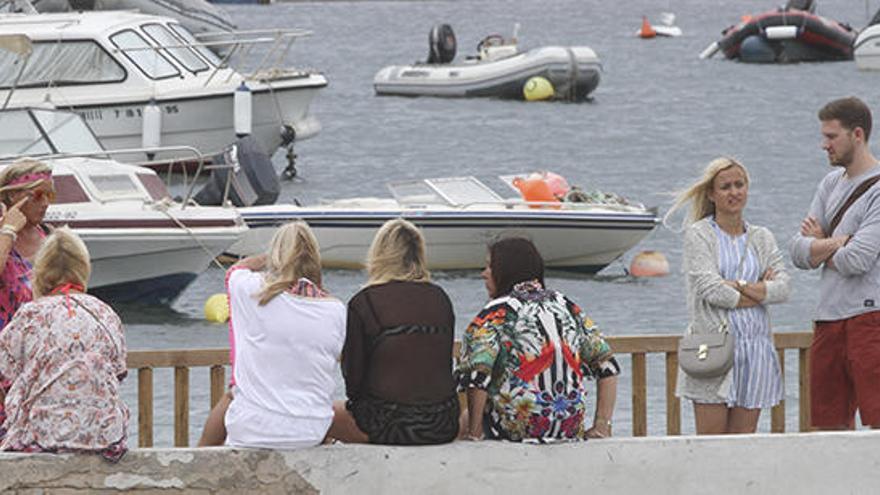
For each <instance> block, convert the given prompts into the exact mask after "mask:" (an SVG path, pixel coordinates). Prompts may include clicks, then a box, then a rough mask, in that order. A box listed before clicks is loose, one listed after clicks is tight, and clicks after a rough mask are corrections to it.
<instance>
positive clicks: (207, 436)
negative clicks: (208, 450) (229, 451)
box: [199, 392, 232, 447]
mask: <svg viewBox="0 0 880 495" xmlns="http://www.w3.org/2000/svg"><path fill="white" fill-rule="evenodd" d="M231 403H232V392H226V393H225V394H223V397H221V398H220V400H219V401H217V405H215V406H214V408H213V409H211V412H210V414H208V419H207V421H205V428H204V429H203V430H202V437H201V438H199V447H216V446H219V445H223V443H225V442H226V423H225V421H224V418H225V417H226V410H227V409H229V404H231Z"/></svg>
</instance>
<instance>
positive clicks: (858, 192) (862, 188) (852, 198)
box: [828, 175, 880, 235]
mask: <svg viewBox="0 0 880 495" xmlns="http://www.w3.org/2000/svg"><path fill="white" fill-rule="evenodd" d="M877 181H880V175H875V176H874V177H871V178H870V179H867V180H866V181H864V182H862V183H861V184H859V187H857V188H855V190H853V192H852V194H850V195H849V197H848V198H846V201H845V202H844V203H843V206H841V207H840V209H839V210H837V213H835V214H834V218H832V219H831V223H830V224H828V235H831V234H833V233H834V229H836V228H837V225H838V224H839V223H840V221H841V220H843V214H844V213H846V210H848V209H849V207H850V206H852V205H853V203H855V202H856V200H858V199H859V198H861V197H862V195H863V194H865V193H866V192H868V189H871V186H873V185H874V184H876V183H877Z"/></svg>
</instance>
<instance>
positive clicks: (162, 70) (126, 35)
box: [110, 29, 180, 79]
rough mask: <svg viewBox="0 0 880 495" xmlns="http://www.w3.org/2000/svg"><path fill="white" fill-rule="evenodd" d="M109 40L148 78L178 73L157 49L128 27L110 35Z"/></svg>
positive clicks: (166, 76)
mask: <svg viewBox="0 0 880 495" xmlns="http://www.w3.org/2000/svg"><path fill="white" fill-rule="evenodd" d="M110 41H112V42H113V44H114V45H116V47H117V48H119V50H120V51H121V52H122V53H124V54H125V56H126V57H128V59H129V60H131V62H132V63H133V64H134V65H136V66H137V67H138V69H140V70H141V71H142V72H143V73H144V74H146V75H147V77H149V78H150V79H166V78H169V77H174V76H179V75H180V71H179V70H177V67H175V66H174V64H172V63H171V62H169V61H168V59H167V58H165V56H164V55H162V54H161V53H159V51H158V49H156V48H155V47H153V46H152V45H150V44H149V43H147V40H146V39H144V38H143V37H142V36H141V35H139V34H138V33H136V32H134V31H132V30H130V29H126V30H124V31H120V32H118V33H116V34H114V35H112V36H110Z"/></svg>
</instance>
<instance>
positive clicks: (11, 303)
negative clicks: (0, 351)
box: [0, 249, 34, 331]
mask: <svg viewBox="0 0 880 495" xmlns="http://www.w3.org/2000/svg"><path fill="white" fill-rule="evenodd" d="M30 273H31V264H30V262H28V260H26V259H25V258H24V257H23V256H22V255H20V254H18V251H16V250H15V249H12V250H10V251H9V256H8V257H7V258H6V266H4V267H3V273H0V331H2V330H3V328H5V327H6V325H7V324H8V323H9V321H10V320H12V316H13V315H14V314H15V311H16V310H17V309H18V308H19V306H21V305H22V304H24V303H26V302H28V301H30V300H31V299H33V298H34V297H33V294H32V293H31V279H30Z"/></svg>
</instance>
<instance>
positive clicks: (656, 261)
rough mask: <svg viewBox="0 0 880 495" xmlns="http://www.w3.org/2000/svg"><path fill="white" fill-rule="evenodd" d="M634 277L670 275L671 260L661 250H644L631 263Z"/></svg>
mask: <svg viewBox="0 0 880 495" xmlns="http://www.w3.org/2000/svg"><path fill="white" fill-rule="evenodd" d="M629 273H630V275H632V276H633V277H662V276H664V275H669V262H668V261H666V256H663V253H661V252H660V251H642V252H641V253H639V254H637V255H636V256H635V257H634V258H633V260H632V263H630V265H629Z"/></svg>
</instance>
